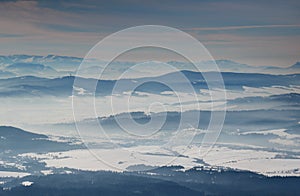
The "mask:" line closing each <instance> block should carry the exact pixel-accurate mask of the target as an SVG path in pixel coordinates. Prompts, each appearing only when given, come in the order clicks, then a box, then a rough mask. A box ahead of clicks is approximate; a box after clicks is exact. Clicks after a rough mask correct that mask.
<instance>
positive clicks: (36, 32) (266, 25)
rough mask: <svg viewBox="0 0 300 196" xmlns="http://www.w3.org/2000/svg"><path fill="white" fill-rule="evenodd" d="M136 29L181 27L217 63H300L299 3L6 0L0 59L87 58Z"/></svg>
mask: <svg viewBox="0 0 300 196" xmlns="http://www.w3.org/2000/svg"><path fill="white" fill-rule="evenodd" d="M137 25H165V26H170V27H174V28H178V29H180V30H182V31H184V32H186V33H189V34H190V35H192V36H194V37H195V38H196V39H198V40H199V41H200V42H201V43H203V44H204V45H205V46H206V48H207V49H208V50H209V51H210V53H211V54H212V56H213V57H214V58H215V59H229V60H234V61H237V62H240V63H246V64H250V65H258V66H259V65H274V66H282V67H287V66H290V65H292V64H294V63H295V62H297V61H300V1H299V0H286V1H282V0H273V1H267V0H252V1H242V0H198V1H197V0H185V1H183V0H182V1H179V0H165V1H158V0H153V1H140V0H123V1H121V0H119V1H116V0H110V1H102V0H100V1H97V0H83V1H79V0H72V1H71V0H62V1H55V0H52V1H46V0H37V1H9V0H1V1H0V43H1V44H0V55H10V54H32V55H48V54H56V55H66V56H77V57H84V56H85V54H86V53H87V52H88V51H89V50H90V49H91V48H92V47H93V46H94V45H95V44H96V43H97V42H99V41H100V40H101V39H103V38H104V37H106V36H108V35H110V34H111V33H114V32H116V31H119V30H122V29H124V28H128V27H133V26H137Z"/></svg>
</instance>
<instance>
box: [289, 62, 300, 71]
mask: <svg viewBox="0 0 300 196" xmlns="http://www.w3.org/2000/svg"><path fill="white" fill-rule="evenodd" d="M290 68H294V69H295V68H297V69H299V68H300V61H298V62H296V63H295V64H294V65H292V66H291V67H290Z"/></svg>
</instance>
